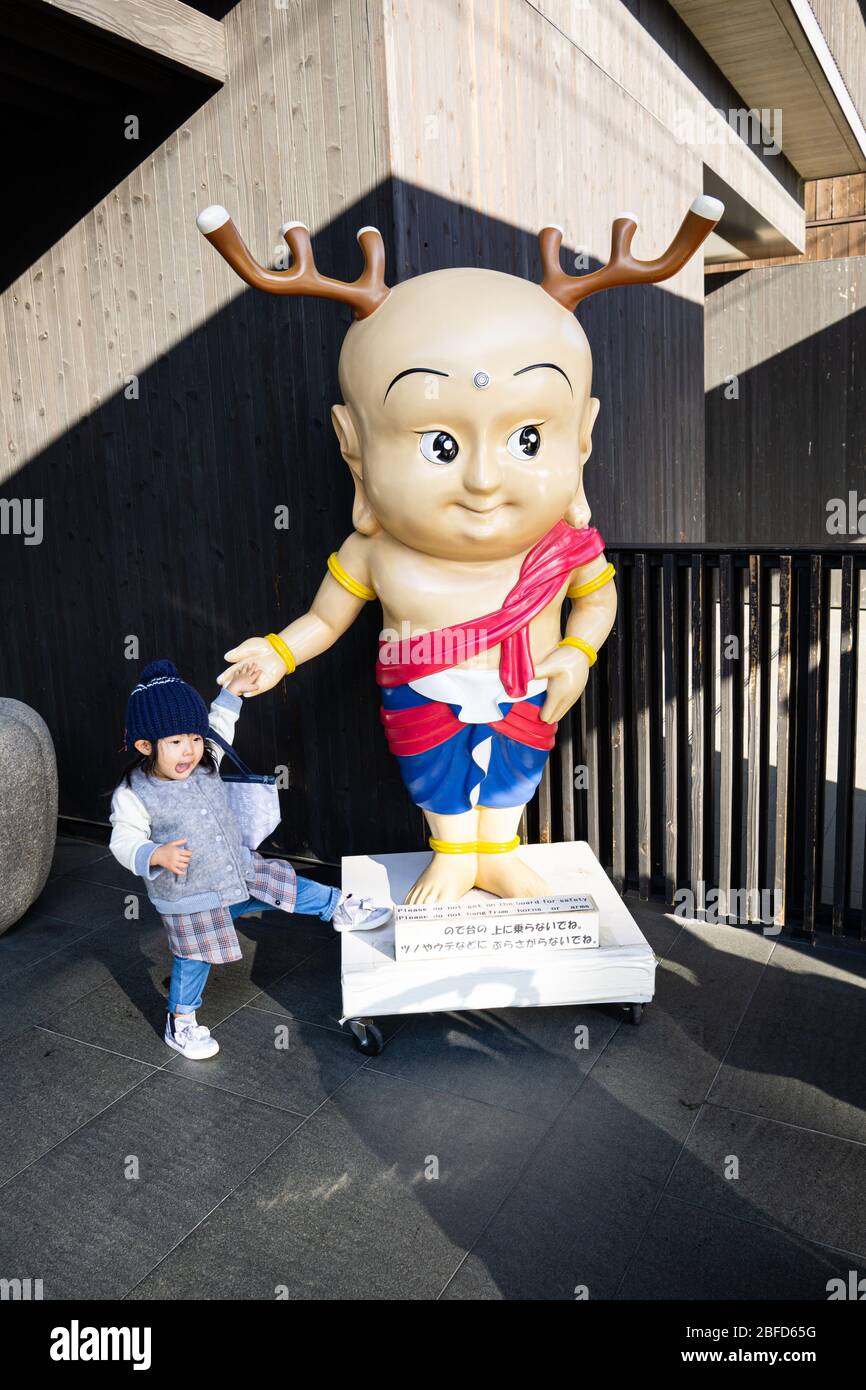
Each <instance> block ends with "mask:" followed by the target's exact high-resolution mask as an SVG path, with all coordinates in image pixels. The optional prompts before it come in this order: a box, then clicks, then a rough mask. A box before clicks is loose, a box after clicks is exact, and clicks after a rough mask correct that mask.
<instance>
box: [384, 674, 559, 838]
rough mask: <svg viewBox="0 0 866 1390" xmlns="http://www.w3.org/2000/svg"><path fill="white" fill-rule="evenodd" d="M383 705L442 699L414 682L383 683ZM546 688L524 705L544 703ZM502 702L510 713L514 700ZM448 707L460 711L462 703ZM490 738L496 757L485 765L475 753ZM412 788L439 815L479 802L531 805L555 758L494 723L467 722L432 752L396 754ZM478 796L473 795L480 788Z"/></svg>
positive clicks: (424, 805)
mask: <svg viewBox="0 0 866 1390" xmlns="http://www.w3.org/2000/svg"><path fill="white" fill-rule="evenodd" d="M381 695H382V707H383V708H384V709H386V710H394V709H409V708H412V707H414V706H417V705H430V704H436V703H438V702H437V701H434V700H429V699H428V698H427V697H426V696H425V695H420V694H419V693H418V691H417V690H413V689H412V687H411V686H409V685H396V686H393V687H391V688H388V687H382V690H381ZM544 701H545V693H544V691H542V692H541V693H540V694H539V695H531V696H529V698H528V699H526V700H523V701H521V702H520V703H523V704H532V705H543V704H544ZM514 703H517V702H516V701H510V700H509V701H505V702H503V703H502V704H500V706H499V708H500V709H501V710H502V717H503V719H504V718H505V716H506V714H507V713H508V711H509V710H510V709H511V706H512V704H514ZM448 708H449V709H450V710H451V711H452V713H453V714H455V715H457V714H458V713H459V711H460V708H461V706H460V705H449V706H448ZM487 739H490V741H491V742H490V760H489V762H488V763H487V768H486V770H485V768H484V767H483V765H482V761H481V760H483V759H484V752H483V751H479V754H478V756H477V757H474V756H473V752H474V750H476V749H479V748H480V745H481V744H484V743H485V742H486V740H487ZM395 756H396V758H397V762H398V764H399V766H400V775H401V776H402V778H403V782H404V783H405V786H406V790H407V791H408V793H409V795H410V796H411V798H412V800H413V801H414V803H415V805H416V806H420V808H421V810H422V811H432V812H433V813H434V815H439V816H456V815H460V813H461V812H462V811H471V810H472V809H473V807H474V806H476V805H481V806H490V807H496V808H506V807H518V806H525V805H526V803H527V801H529V800H531V798H532V796H533V795H534V793H535V789H536V787H537V786H538V784H539V782H540V781H541V774H542V773H543V771H544V765H545V763H546V762H547V759H548V758H549V757H550V752H549V750H548V749H546V748H532V747H529V746H528V745H527V744H525V743H518V742H517V741H516V740H515V739H512V738H508V737H507V735H505V734H503V733H500V731H499V730H498V729H492V728H491V727H490V725H489V724H461V725H460V729H459V731H458V732H457V733H455V734H454V735H453V736H452V737H451V738H449V739H447V740H446V741H445V742H444V743H440V744H439V745H438V746H437V747H436V748H429V749H428V750H427V752H426V753H411V754H408V755H406V756H401V755H400V754H396V755H395ZM476 787H477V788H478V795H477V796H472V793H473V792H474V790H475V788H476Z"/></svg>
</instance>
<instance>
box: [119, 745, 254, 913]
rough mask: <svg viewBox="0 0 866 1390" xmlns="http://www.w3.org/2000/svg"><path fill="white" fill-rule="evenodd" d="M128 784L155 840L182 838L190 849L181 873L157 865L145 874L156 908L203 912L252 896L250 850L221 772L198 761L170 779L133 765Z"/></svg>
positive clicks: (163, 911) (148, 891)
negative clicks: (180, 777) (181, 776)
mask: <svg viewBox="0 0 866 1390" xmlns="http://www.w3.org/2000/svg"><path fill="white" fill-rule="evenodd" d="M131 786H132V790H133V791H134V792H135V795H136V796H137V797H138V799H139V800H140V801H141V802H142V803H143V804H144V806H145V807H146V809H147V813H148V815H149V816H150V838H151V839H152V840H153V842H154V844H157V845H164V844H166V843H167V842H168V841H169V840H180V839H185V840H186V845H185V848H186V849H188V850H190V851H191V853H192V859H191V860H190V863H189V868H188V869H187V871H186V873H185V874H181V875H180V877H178V876H177V875H176V874H173V873H172V872H171V870H170V869H158V870H157V874H156V877H155V878H153V879H147V878H146V879H145V880H144V882H145V884H146V887H147V896H148V897H149V898H150V901H151V902H152V903H153V905H154V907H155V908H156V910H157V912H159V913H162V914H169V915H175V914H178V913H183V914H186V913H189V912H206V911H207V910H208V909H209V908H214V907H230V906H231V905H232V903H240V902H245V901H246V899H247V898H248V897H250V890H249V888H248V886H247V876H248V875H249V874H251V873H252V856H251V854H250V851H249V850H248V849H247V847H246V845H245V844H244V843H243V841H242V839H241V832H240V826H239V825H238V823H237V820H236V819H235V817H234V816H233V815H232V813H231V811H230V810H229V807H228V803H227V801H226V794H225V787H224V785H223V782H222V779H221V778H220V776H219V773H211V772H207V771H206V769H205V768H203V767H197V768H195V770H194V771H193V772H191V773H190V775H189V777H186V778H184V779H183V780H182V781H181V780H178V781H170V780H166V779H164V778H162V777H148V776H147V775H146V773H144V772H142V771H141V770H140V769H139V768H136V770H135V771H134V772H133V774H132V777H131Z"/></svg>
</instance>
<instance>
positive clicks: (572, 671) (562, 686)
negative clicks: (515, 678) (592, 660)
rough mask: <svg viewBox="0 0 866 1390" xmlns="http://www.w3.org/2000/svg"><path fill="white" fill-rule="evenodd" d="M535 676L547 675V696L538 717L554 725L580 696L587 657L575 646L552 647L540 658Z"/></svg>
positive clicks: (583, 686)
mask: <svg viewBox="0 0 866 1390" xmlns="http://www.w3.org/2000/svg"><path fill="white" fill-rule="evenodd" d="M535 674H536V676H547V677H548V682H547V699H546V700H545V702H544V704H543V705H542V707H541V715H540V718H541V719H542V720H543V722H544V723H545V724H555V723H556V722H557V720H559V719H561V718H562V716H563V715H564V714H565V713H566V712H567V711H568V710H570V709H571V707H572V705H573V704H574V703H575V702H576V701H577V700H579V699H580V697H581V695H582V694H583V691H584V688H585V686H586V682H587V679H588V677H589V659H588V658H587V657H586V656H585V655H584V653H583V652H581V651H578V649H577V647H554V649H553V651H552V652H550V654H549V655H548V656H546V657H545V658H544V660H543V661H539V662H538V663H537V665H536V667H535Z"/></svg>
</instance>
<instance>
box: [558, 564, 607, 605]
mask: <svg viewBox="0 0 866 1390" xmlns="http://www.w3.org/2000/svg"><path fill="white" fill-rule="evenodd" d="M615 574H616V570H615V569H614V567H613V565H611V564H608V566H607V568H606V569H603V570H602V572H601V574H597V575H596V576H595V579H587V581H586V583H585V584H573V585H572V587H571V588H570V589H566V591H565V597H566V598H584V597H585V596H586V595H587V594H592V593H595V590H596V589H602V588H604V586H605V584H609V583H610V581H611V580H612V579H613V577H614V575H615Z"/></svg>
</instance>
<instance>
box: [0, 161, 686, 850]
mask: <svg viewBox="0 0 866 1390" xmlns="http://www.w3.org/2000/svg"><path fill="white" fill-rule="evenodd" d="M397 198H399V199H400V200H401V205H402V207H403V208H404V209H405V210H406V216H407V219H408V221H409V223H410V233H411V247H412V251H411V264H408V265H403V266H399V264H398V258H397V257H396V256H395V252H394V246H395V232H394V225H393V208H394V205H395V200H396V199H397ZM365 223H374V224H376V225H378V226H379V227H380V228H381V229H382V232H383V236H384V239H385V245H386V251H387V255H388V270H387V274H386V279H387V280H388V281H389V282H390V283H392V284H393V283H396V282H397V281H398V280H400V279H403V278H406V276H407V275H409V274H412V273H415V272H420V271H429V270H435V269H439V268H441V267H444V266H451V265H461V264H476V263H478V262H477V261H476V254H475V249H474V248H483V250H482V257H483V258H482V260H481V262H480V263H481V264H483V265H485V266H488V267H490V268H494V269H498V270H504V271H508V272H511V273H516V274H526V275H528V276H529V277H530V278H532V279H533V280H535V281H538V280H539V279H540V275H541V270H540V263H539V259H538V254H537V241H536V237H535V236H534V235H533V236H530V235H528V234H526V233H524V232H522V231H520V230H517V229H515V228H514V227H511V226H508V225H507V224H504V223H501V222H497V221H495V220H491V219H487V218H483V217H479V216H478V215H476V214H472V213H471V212H469V211H468V210H467V209H465V208H459V207H455V206H454V205H453V204H451V203H449V202H448V201H447V200H443V199H441V198H438V197H435V196H432V195H430V194H427V193H425V192H423V191H422V190H419V189H417V188H409V187H406V186H402V187H400V188H399V189H397V190H395V189H394V188H393V187H391V186H390V185H388V184H386V185H383V186H381V187H379V188H378V189H377V190H375V191H374V193H372V194H371V195H370V196H369V197H368V198H366V199H365V200H363V201H361V202H360V203H358V204H357V205H355V206H354V207H353V208H352V209H351V211H350V212H347V213H346V214H344V215H343V216H341V217H340V218H339V219H337V220H335V221H334V222H332V223H331V224H330V225H328V226H327V227H326V228H324V229H323V230H322V231H321V232H319V233H318V234H317V235H316V236H315V238H314V249H315V253H316V257H317V262H318V264H319V266H320V267H321V268H322V269H323V272H324V273H326V274H329V273H330V274H335V275H337V276H340V277H345V278H349V279H351V278H352V277H353V276H354V274H355V273H356V270H357V268H359V254H358V247H357V242H356V240H355V233H356V230H357V228H358V227H360V226H362V225H364V224H365ZM458 226H459V228H460V236H459V237H457V236H455V231H454V229H455V228H456V227H458ZM241 230H242V232H243V230H244V229H243V228H242V229H241ZM651 230H652V229H649V228H648V229H647V231H648V232H651ZM648 240H649V237H648ZM467 246H468V247H470V248H473V249H472V251H471V254H470V252H468V251H467V249H466V248H467ZM254 249H257V250H258V251H259V252H260V253H261V250H262V248H254ZM648 250H652V246H650V247H649V248H648ZM213 254H214V255H216V253H215V252H214V253H213ZM573 256H574V252H573V251H572V252H571V253H569V252H564V255H563V264H564V265H566V266H569V265H570V264H572V262H573ZM593 265H594V263H592V264H591V266H590V268H593ZM395 266H396V268H395ZM146 269H147V268H143V267H139V275H140V277H141V278H146V277H145V275H144V271H146ZM149 269H150V273H151V275H152V276H153V277H157V276H158V275H159V274H160V273H161V270H160V266H159V265H158V264H153V265H152V266H151V267H149ZM117 273H118V276H122V266H119V267H118V271H117ZM219 274H220V275H224V276H225V277H227V280H228V281H229V282H230V284H231V287H232V289H234V288H235V286H236V284H237V282H236V280H235V278H234V276H233V274H232V272H230V271H229V270H228V268H227V267H223V266H222V264H220V268H219ZM121 283H125V282H123V281H121V280H119V281H118V284H121ZM46 288H47V287H46ZM145 288H146V286H145ZM624 296H626V297H624ZM46 303H50V300H49V296H48V294H47V293H46ZM127 310H128V313H129V315H130V316H131V317H132V318H133V319H135V317H136V316H137V315H140V314H141V313H142V312H143V311H142V310H141V308H140V307H139V301H138V300H134V301H131V302H130V303H129V305H128V306H127ZM581 320H582V322H583V324H584V327H585V328H586V330H587V333H588V335H589V338H590V341H591V343H592V345H593V348H594V357H595V380H594V383H593V390H594V391H595V392H596V393H597V394H598V395H599V396H600V397H601V400H602V409H601V414H600V417H599V421H598V424H597V426H596V434H595V445H594V452H593V456H592V459H591V461H590V464H589V466H588V473H587V489H588V494H589V499H590V505H591V506H592V508H593V520H594V522H595V523H596V524H598V526H599V528H600V529H601V531H602V534H604V535H606V536H609V537H610V536H613V537H614V538H619V537H623V536H625V537H626V538H627V539H643V538H646V539H648V540H661V539H664V540H679V539H681V538H682V532H683V531H684V530H686V529H688V528H693V529H694V530H699V529H700V526H701V525H702V500H701V487H702V482H701V477H700V471H701V470H700V467H699V460H700V457H701V453H702V442H703V439H702V437H703V400H702V384H703V380H702V369H701V343H702V313H701V310H700V308H699V307H698V306H696V305H694V304H692V303H690V302H687V301H683V300H681V299H679V298H678V297H677V296H676V295H674V294H670V293H668V291H667V290H666V289H659V288H655V287H651V286H648V287H639V288H628V289H627V290H617V291H612V292H608V293H606V294H604V295H599V296H598V297H597V298H594V299H592V300H590V301H589V302H588V303H587V304H586V305H585V306H584V307H583V308H582V310H581ZM350 321H351V319H350V311H349V309H348V308H346V307H345V306H340V305H335V304H333V303H326V302H319V301H316V300H310V299H297V300H295V299H281V298H279V299H278V298H276V297H273V296H269V295H265V294H260V293H258V292H254V291H243V292H241V293H240V294H239V295H237V297H236V298H234V299H233V300H232V301H231V302H230V303H229V304H227V305H226V307H225V308H224V309H222V310H221V311H220V312H219V313H217V314H215V315H214V316H213V317H212V318H211V319H210V320H209V321H208V322H207V323H206V324H204V325H203V326H202V327H201V328H198V329H196V330H195V331H193V332H191V333H190V334H189V335H188V336H187V337H185V338H184V339H183V340H182V341H180V342H179V343H178V344H177V345H176V346H174V347H172V348H170V349H169V350H167V351H166V352H165V353H164V354H163V355H162V356H161V357H158V358H157V360H156V361H154V362H153V363H152V364H150V365H145V364H142V368H141V373H140V380H139V390H140V396H139V399H138V400H128V399H126V396H125V394H124V392H123V391H122V390H121V391H119V392H117V393H116V394H114V395H113V396H111V397H110V398H109V399H107V400H105V402H104V403H103V404H102V405H100V406H99V408H98V409H95V410H94V411H93V412H92V413H91V414H89V415H88V416H86V417H85V418H84V419H82V420H81V421H80V422H78V423H77V424H76V425H75V426H74V428H71V429H69V430H68V432H67V433H65V434H64V435H62V436H61V437H60V438H58V439H57V440H56V441H55V442H54V443H52V444H51V445H50V447H48V448H47V449H45V450H44V451H43V452H42V453H40V454H38V455H36V456H35V457H33V458H30V459H29V460H27V461H26V463H25V462H23V461H22V464H21V466H20V468H19V469H18V471H17V472H16V473H15V474H14V476H13V477H12V478H11V479H10V480H9V482H8V483H7V484H6V485H5V487H4V488H3V489H2V491H0V496H2V497H6V498H16V497H17V498H42V499H44V516H45V520H44V528H45V535H44V540H43V542H42V544H41V545H33V546H27V545H24V544H23V541H22V539H21V538H20V537H12V536H4V537H3V539H2V544H0V568H2V586H0V622H2V626H3V630H4V631H5V632H6V633H9V632H14V633H15V634H16V640H15V641H14V643H12V644H10V649H9V650H7V652H6V654H5V658H4V671H3V674H4V681H3V693H4V694H7V695H12V696H15V697H16V698H18V699H22V700H25V701H27V702H28V703H30V704H32V705H33V706H34V707H35V708H36V709H38V710H39V712H40V713H41V714H42V715H43V717H44V718H45V719H46V721H47V722H48V724H49V727H50V728H51V731H52V734H53V736H54V739H55V742H56V746H57V752H58V760H59V765H60V784H61V814H63V815H66V816H71V817H76V818H81V819H84V820H91V821H96V822H101V823H105V822H106V821H107V816H108V794H109V793H110V791H111V790H112V788H113V787H114V785H115V784H116V782H117V780H118V775H119V772H120V770H121V769H122V767H123V765H124V762H125V759H124V757H122V756H121V755H120V754H119V752H118V750H119V748H120V743H121V738H122V732H123V730H122V718H123V708H124V703H125V699H126V695H127V692H128V690H129V689H130V688H131V686H132V684H133V683H134V679H135V677H136V674H137V672H138V670H139V669H140V666H141V664H143V663H144V662H146V661H147V660H150V659H152V658H154V657H161V656H169V657H171V658H173V659H175V660H176V661H177V663H178V665H179V666H180V667H181V668H182V670H183V672H184V674H185V675H186V676H187V678H188V679H190V680H192V681H194V682H195V683H196V684H197V686H198V687H199V688H200V689H201V690H202V691H203V692H204V693H205V694H207V693H208V691H210V690H213V691H214V692H215V686H214V679H215V677H216V675H217V674H218V672H219V671H220V670H221V669H222V667H223V664H224V663H223V660H222V654H223V652H224V651H226V650H227V649H228V647H229V646H230V645H232V644H234V643H236V642H238V641H240V640H241V639H243V638H244V637H246V636H249V635H251V634H254V633H260V632H268V631H273V630H275V629H276V630H278V629H279V628H280V627H281V626H284V625H285V624H286V623H287V622H288V621H290V620H291V619H292V618H293V617H295V616H297V615H298V614H300V613H301V612H303V611H304V610H305V608H306V606H307V605H308V604H309V602H310V601H311V599H312V597H313V595H314V593H315V591H316V589H317V587H318V585H319V583H320V582H321V578H322V576H323V574H324V572H325V561H326V558H327V556H328V554H329V553H330V551H332V550H333V549H335V548H337V547H338V546H339V545H340V544H341V542H342V540H343V539H344V538H345V536H346V534H347V533H348V532H349V529H350V526H351V499H352V490H351V487H350V482H349V477H348V472H347V469H346V467H345V464H344V463H343V461H342V459H341V457H340V454H339V450H338V447H337V442H336V438H335V436H334V433H333V429H332V427H331V423H330V417H329V410H330V406H331V404H332V403H333V402H334V401H337V400H339V399H340V394H339V386H338V381H337V360H338V356H339V350H340V346H341V343H342V340H343V336H344V333H345V330H346V328H347V327H348V325H349V323H350ZM51 327H52V331H53V332H61V331H62V329H61V325H51ZM159 332H160V327H159V325H157V333H158V334H159ZM421 332H422V334H423V326H421ZM144 340H145V341H147V335H144ZM115 380H116V378H115ZM22 390H24V392H25V398H26V390H27V384H26V383H24V384H23V385H22ZM34 394H35V392H34ZM25 455H26V450H25V449H24V448H23V447H22V448H21V450H20V454H19V457H21V458H22V460H23V459H24V457H25ZM686 461H688V462H686ZM689 469H691V470H692V471H691V473H689V472H688V470H689ZM281 506H287V507H288V516H289V529H288V530H276V529H275V525H274V516H275V508H277V507H281ZM378 626H379V609H378V605H370V606H369V608H368V609H367V610H366V611H365V612H364V613H363V614H362V616H361V618H360V620H359V621H358V622H357V623H356V624H355V627H354V629H353V630H352V631H351V632H350V633H348V634H347V635H346V637H344V638H343V639H342V640H341V642H340V644H339V648H338V649H337V650H332V651H331V652H328V653H325V654H324V655H323V656H322V657H320V658H319V659H318V660H317V661H315V662H314V663H311V664H310V666H308V667H306V668H305V669H304V670H303V671H302V672H301V673H299V674H298V676H297V677H296V678H295V679H294V680H292V681H287V682H286V683H285V684H284V686H283V687H282V688H281V689H280V690H278V691H276V692H274V693H273V694H271V695H269V696H266V697H264V698H263V699H262V700H261V701H256V702H253V703H252V705H251V707H250V708H249V709H248V710H247V712H246V713H245V718H244V720H243V721H242V727H241V731H240V737H239V744H240V747H241V749H242V751H243V752H244V755H245V756H246V757H247V758H248V759H249V761H250V762H251V763H252V764H253V765H254V766H258V767H260V768H262V769H264V768H271V767H273V766H274V764H275V763H278V764H281V763H285V764H288V766H289V769H290V779H291V785H290V789H289V791H288V792H287V793H286V794H285V795H284V798H283V805H284V820H283V824H282V827H281V831H280V832H279V836H278V840H277V844H278V846H279V848H281V849H284V850H289V851H291V852H293V853H296V854H310V855H313V856H315V857H318V858H322V859H326V860H332V861H333V860H337V859H338V858H339V856H340V854H341V853H352V852H359V851H362V850H363V851H366V850H370V849H374V848H375V849H378V850H383V851H384V850H392V851H395V850H401V849H409V848H417V846H418V845H419V844H420V843H421V842H422V840H421V835H422V830H421V822H420V814H419V813H418V812H417V811H416V810H415V808H414V807H412V806H411V805H410V803H409V801H408V799H407V797H406V794H405V792H404V790H403V786H402V782H401V781H400V779H399V775H398V772H397V768H396V764H395V763H394V761H393V759H391V758H390V756H389V755H388V754H387V751H386V747H385V742H384V738H383V736H382V734H381V728H380V724H379V720H378V702H377V692H376V687H375V684H374V679H373V664H374V656H375V648H376V637H377V634H378ZM130 636H134V637H136V638H137V639H138V643H139V652H140V660H139V661H136V660H127V659H125V655H124V652H125V643H126V642H127V638H128V637H130Z"/></svg>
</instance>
